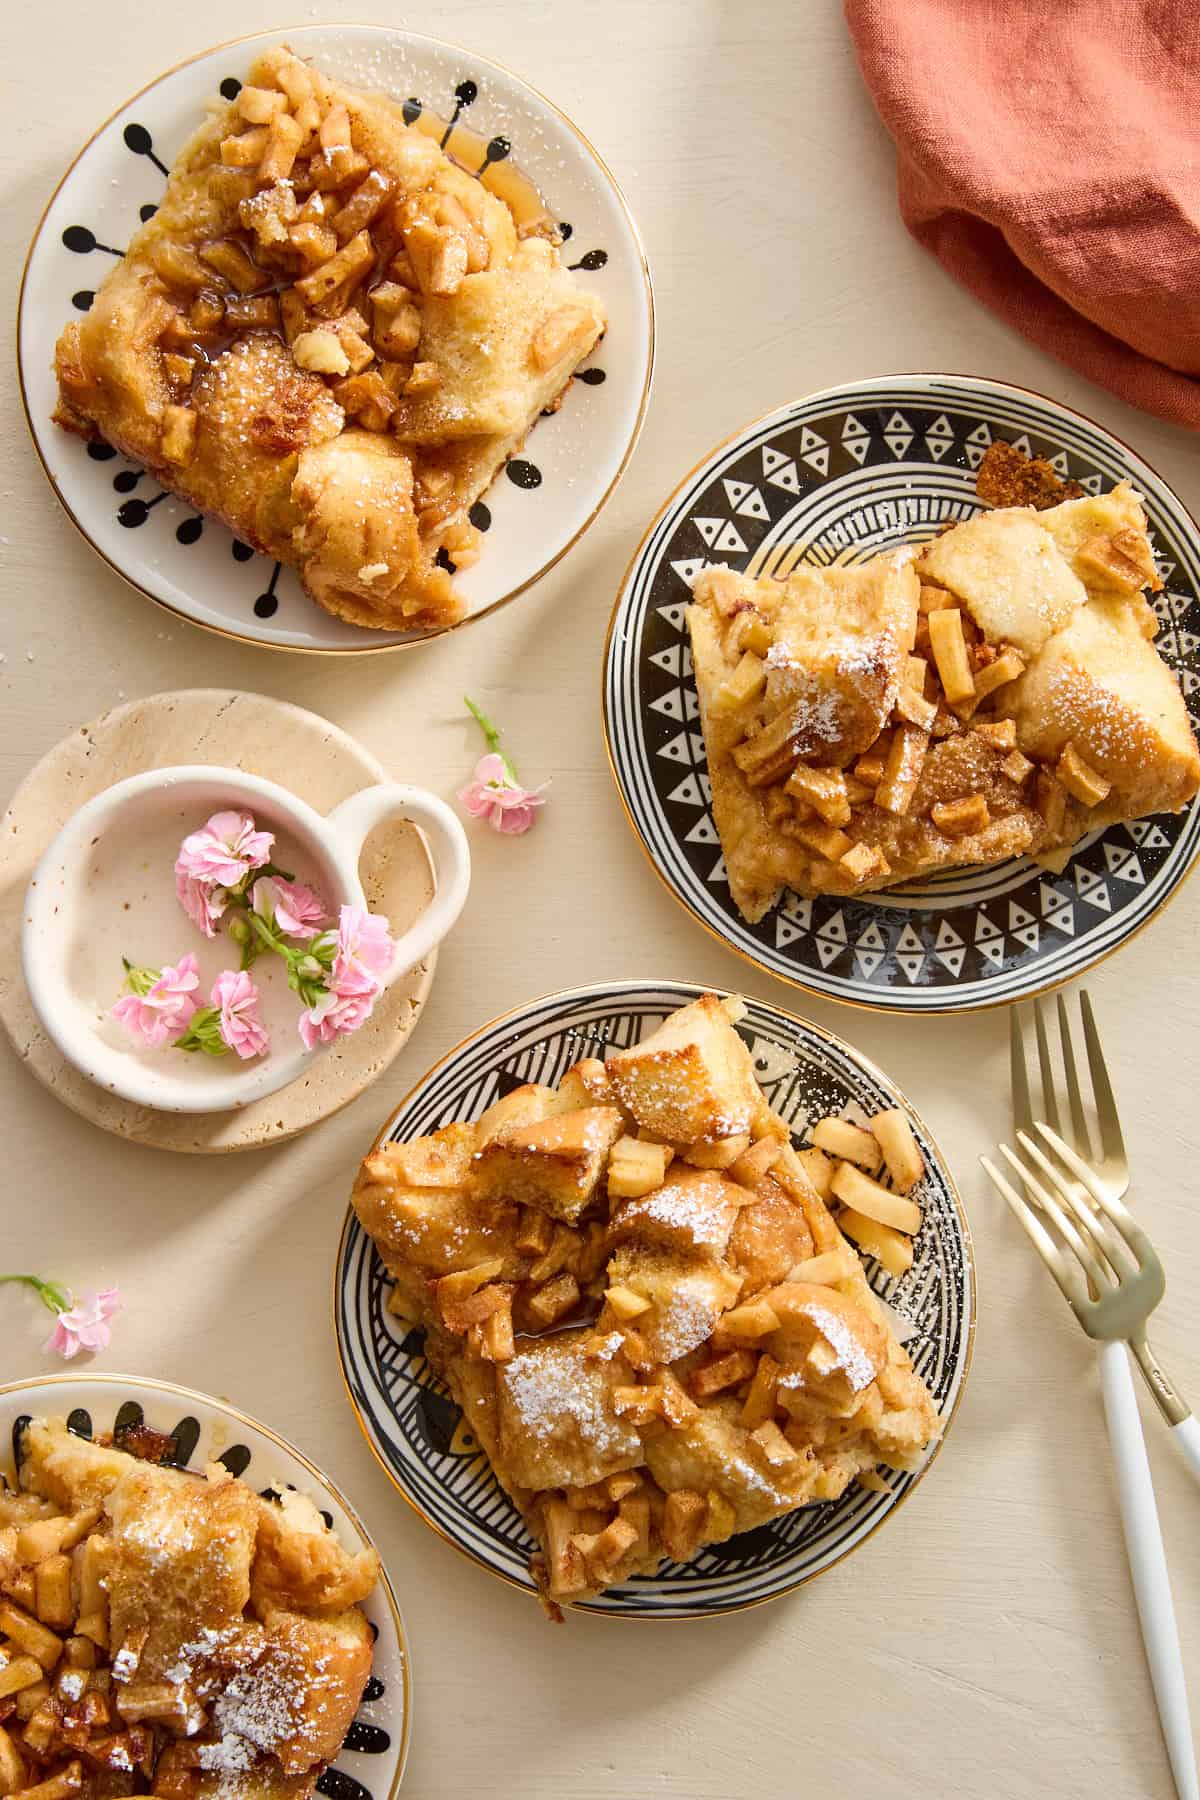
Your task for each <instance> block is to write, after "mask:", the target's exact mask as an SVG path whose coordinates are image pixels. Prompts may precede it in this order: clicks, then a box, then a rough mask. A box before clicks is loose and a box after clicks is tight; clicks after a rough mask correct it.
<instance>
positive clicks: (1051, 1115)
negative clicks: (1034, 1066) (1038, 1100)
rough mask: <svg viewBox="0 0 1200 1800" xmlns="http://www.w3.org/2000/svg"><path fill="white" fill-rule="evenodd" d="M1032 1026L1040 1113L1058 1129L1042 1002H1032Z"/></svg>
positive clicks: (1052, 1069) (1052, 1067) (1056, 1104)
mask: <svg viewBox="0 0 1200 1800" xmlns="http://www.w3.org/2000/svg"><path fill="white" fill-rule="evenodd" d="M1033 1026H1034V1030H1035V1031H1036V1033H1037V1047H1038V1064H1039V1067H1040V1069H1041V1072H1042V1115H1043V1117H1044V1118H1047V1119H1049V1121H1050V1123H1051V1125H1053V1127H1054V1129H1055V1131H1057V1130H1058V1124H1059V1120H1058V1101H1057V1100H1056V1099H1055V1096H1054V1064H1053V1063H1052V1062H1051V1060H1050V1041H1049V1039H1048V1038H1047V1036H1046V1015H1045V1013H1044V1012H1043V1011H1042V1003H1041V1001H1040V1000H1035V1001H1034V1003H1033Z"/></svg>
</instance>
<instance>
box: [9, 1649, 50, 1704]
mask: <svg viewBox="0 0 1200 1800" xmlns="http://www.w3.org/2000/svg"><path fill="white" fill-rule="evenodd" d="M41 1680H42V1665H41V1663H40V1662H38V1661H37V1659H36V1658H35V1657H32V1656H14V1657H13V1659H12V1661H11V1662H9V1663H5V1664H4V1666H3V1667H0V1700H6V1699H7V1698H8V1696H9V1695H10V1694H19V1693H20V1692H21V1689H22V1688H30V1687H32V1686H33V1685H34V1683H35V1682H38V1681H41Z"/></svg>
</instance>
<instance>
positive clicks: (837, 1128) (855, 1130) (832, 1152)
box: [811, 1115, 883, 1193]
mask: <svg viewBox="0 0 1200 1800" xmlns="http://www.w3.org/2000/svg"><path fill="white" fill-rule="evenodd" d="M811 1136H812V1141H813V1143H814V1145H815V1146H816V1148H817V1149H818V1150H824V1151H825V1152H826V1154H827V1155H829V1156H833V1157H840V1158H841V1159H842V1160H843V1161H845V1162H851V1163H855V1164H857V1166H858V1167H859V1168H860V1169H866V1170H868V1172H869V1173H871V1174H874V1173H875V1171H876V1169H878V1168H880V1167H881V1166H882V1164H883V1153H882V1151H881V1150H880V1148H879V1145H878V1143H877V1142H876V1141H875V1139H874V1138H873V1137H872V1136H871V1133H870V1132H869V1131H864V1130H863V1128H862V1126H861V1125H852V1124H851V1123H850V1121H849V1119H840V1118H838V1117H837V1116H836V1115H831V1116H830V1117H829V1118H826V1119H818V1120H817V1123H816V1124H815V1125H814V1126H813V1128H812V1133H811ZM830 1188H831V1191H833V1192H835V1193H836V1191H837V1189H836V1185H835V1183H834V1181H833V1180H831V1181H830Z"/></svg>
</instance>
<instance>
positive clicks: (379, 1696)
mask: <svg viewBox="0 0 1200 1800" xmlns="http://www.w3.org/2000/svg"><path fill="white" fill-rule="evenodd" d="M30 1418H34V1419H45V1418H65V1419H66V1421H67V1424H68V1426H69V1428H70V1429H71V1430H72V1431H74V1432H75V1433H77V1435H78V1436H80V1437H84V1438H92V1437H99V1436H100V1435H101V1434H102V1433H106V1432H113V1431H117V1432H119V1431H120V1430H121V1428H122V1427H124V1428H126V1429H128V1428H129V1427H130V1426H134V1425H139V1424H142V1423H143V1422H144V1423H145V1424H148V1425H150V1426H152V1427H153V1428H154V1429H155V1430H156V1431H161V1432H163V1433H165V1434H166V1435H167V1436H168V1437H171V1438H173V1439H174V1441H175V1448H174V1451H173V1453H172V1455H171V1457H170V1459H169V1460H170V1462H171V1464H172V1466H173V1467H175V1468H179V1469H193V1470H196V1471H197V1472H198V1471H200V1470H202V1469H203V1468H204V1466H205V1464H206V1463H209V1462H219V1463H223V1464H224V1466H225V1467H226V1468H227V1469H228V1470H229V1472H230V1474H231V1475H236V1476H238V1477H240V1479H241V1480H243V1481H245V1482H247V1483H248V1484H249V1485H250V1486H251V1487H253V1488H254V1489H256V1490H257V1491H258V1492H259V1493H262V1494H263V1497H264V1498H268V1497H270V1496H271V1495H272V1494H275V1495H278V1493H279V1492H280V1490H281V1489H283V1488H284V1487H294V1488H298V1489H299V1490H300V1492H301V1493H302V1494H306V1495H307V1496H308V1497H309V1499H311V1500H312V1502H313V1504H314V1505H315V1506H317V1507H318V1508H320V1510H321V1511H322V1512H323V1513H324V1515H325V1518H326V1521H327V1523H328V1524H329V1527H330V1529H331V1530H332V1531H334V1532H336V1534H337V1536H338V1538H339V1540H340V1541H341V1543H343V1544H344V1545H345V1547H346V1548H347V1549H348V1550H352V1551H353V1550H358V1549H362V1548H370V1547H371V1539H370V1537H369V1536H368V1534H367V1531H366V1528H365V1526H364V1525H363V1523H362V1521H361V1519H360V1518H359V1517H358V1514H357V1513H356V1512H355V1511H354V1509H353V1507H352V1506H351V1504H350V1502H349V1501H348V1500H347V1499H346V1497H345V1495H344V1494H342V1493H341V1492H340V1491H339V1490H338V1488H336V1487H335V1486H334V1484H333V1482H332V1481H330V1479H329V1477H328V1475H326V1474H324V1473H323V1472H322V1471H321V1470H320V1469H318V1468H317V1466H316V1464H315V1463H311V1462H310V1461H309V1460H308V1458H307V1457H306V1456H304V1455H302V1454H301V1452H300V1451H299V1450H297V1449H296V1448H295V1447H294V1445H292V1444H289V1443H288V1442H287V1440H286V1439H285V1438H282V1437H279V1436H278V1435H277V1434H276V1433H275V1432H274V1431H271V1430H270V1429H269V1428H268V1427H267V1426H266V1425H260V1424H259V1423H258V1421H257V1420H256V1419H252V1418H250V1416H249V1415H248V1414H247V1413H243V1412H239V1411H238V1409H237V1407H235V1406H231V1405H230V1404H229V1402H228V1401H227V1400H218V1399H216V1398H215V1397H213V1396H211V1395H209V1394H198V1393H195V1392H193V1390H192V1389H191V1388H185V1387H176V1385H175V1383H174V1382H172V1381H154V1380H148V1379H146V1378H145V1377H142V1376H137V1375H93V1374H75V1373H72V1374H69V1375H42V1376H35V1377H34V1378H33V1379H32V1380H29V1381H14V1382H9V1383H8V1384H7V1385H6V1386H3V1387H0V1480H7V1481H10V1482H11V1481H13V1480H14V1478H15V1475H16V1464H15V1456H16V1450H17V1444H18V1441H19V1439H20V1437H21V1435H22V1433H23V1429H24V1427H23V1424H22V1421H23V1420H27V1419H30ZM363 1611H364V1612H365V1613H366V1615H367V1619H368V1621H369V1623H370V1626H371V1630H372V1632H373V1634H374V1637H375V1654H374V1659H373V1667H372V1672H371V1679H370V1681H369V1682H368V1683H367V1686H366V1687H365V1688H364V1690H363V1697H362V1701H361V1703H360V1705H359V1708H358V1711H357V1713H356V1714H355V1716H354V1720H353V1723H352V1724H351V1726H350V1729H349V1731H348V1732H347V1733H346V1738H345V1742H344V1743H343V1745H342V1748H341V1750H340V1751H339V1752H338V1754H337V1756H336V1757H335V1759H334V1761H333V1762H332V1763H331V1765H330V1767H329V1768H328V1769H327V1770H326V1772H325V1773H324V1774H323V1775H322V1776H321V1778H320V1781H319V1783H318V1792H319V1793H321V1794H323V1795H325V1796H326V1797H327V1800H395V1796H396V1793H397V1792H398V1790H399V1787H400V1783H401V1781H402V1780H403V1777H404V1763H405V1759H406V1757H407V1755H408V1744H409V1735H410V1732H411V1728H412V1674H411V1668H410V1661H409V1651H408V1643H407V1640H406V1638H405V1633H404V1620H403V1618H402V1617H401V1615H400V1608H399V1607H398V1605H397V1604H396V1596H395V1594H394V1593H393V1592H392V1585H391V1582H390V1581H389V1580H388V1577H387V1571H386V1570H381V1571H380V1577H379V1581H378V1583H377V1585H376V1587H375V1589H374V1591H373V1592H372V1593H370V1594H369V1595H368V1596H367V1598H366V1600H364V1601H363Z"/></svg>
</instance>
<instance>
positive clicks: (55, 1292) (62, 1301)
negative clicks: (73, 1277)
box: [0, 1275, 71, 1313]
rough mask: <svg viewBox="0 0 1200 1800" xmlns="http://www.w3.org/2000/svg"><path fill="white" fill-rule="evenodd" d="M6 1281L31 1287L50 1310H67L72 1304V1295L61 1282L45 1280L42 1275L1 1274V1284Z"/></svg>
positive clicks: (57, 1311)
mask: <svg viewBox="0 0 1200 1800" xmlns="http://www.w3.org/2000/svg"><path fill="white" fill-rule="evenodd" d="M6 1281H18V1282H20V1283H21V1285H22V1286H23V1287H31V1288H32V1289H33V1291H34V1293H35V1294H36V1295H37V1297H38V1299H39V1300H40V1301H41V1303H42V1305H43V1306H44V1307H45V1308H46V1309H47V1311H48V1312H52V1313H60V1312H66V1311H67V1310H68V1309H69V1307H70V1305H71V1296H70V1294H69V1293H68V1292H67V1290H66V1288H65V1287H63V1285H62V1283H61V1282H58V1281H43V1280H42V1278H41V1276H40V1275H0V1286H2V1285H3V1284H4V1282H6Z"/></svg>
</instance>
